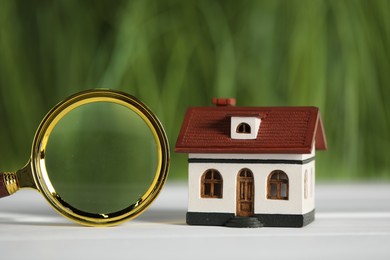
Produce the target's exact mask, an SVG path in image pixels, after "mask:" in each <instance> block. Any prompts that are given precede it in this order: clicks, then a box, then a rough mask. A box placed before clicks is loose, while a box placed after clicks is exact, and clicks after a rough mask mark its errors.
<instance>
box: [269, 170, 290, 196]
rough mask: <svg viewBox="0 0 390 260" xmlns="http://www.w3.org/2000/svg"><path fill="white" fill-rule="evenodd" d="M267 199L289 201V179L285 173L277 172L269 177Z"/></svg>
mask: <svg viewBox="0 0 390 260" xmlns="http://www.w3.org/2000/svg"><path fill="white" fill-rule="evenodd" d="M267 198H268V199H273V200H288V177H287V174H286V173H285V172H284V171H281V170H275V171H273V172H271V173H270V175H269V176H268V192H267Z"/></svg>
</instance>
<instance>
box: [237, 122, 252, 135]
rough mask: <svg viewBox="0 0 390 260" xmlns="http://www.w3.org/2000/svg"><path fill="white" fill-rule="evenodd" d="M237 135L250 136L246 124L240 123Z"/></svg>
mask: <svg viewBox="0 0 390 260" xmlns="http://www.w3.org/2000/svg"><path fill="white" fill-rule="evenodd" d="M236 133H237V134H250V133H251V126H250V125H248V124H247V123H241V124H239V125H238V126H237V129H236Z"/></svg>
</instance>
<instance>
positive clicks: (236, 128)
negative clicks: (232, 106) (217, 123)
mask: <svg viewBox="0 0 390 260" xmlns="http://www.w3.org/2000/svg"><path fill="white" fill-rule="evenodd" d="M260 123H261V118H260V117H259V115H256V114H254V115H252V114H244V115H232V116H231V118H230V138H232V139H238V140H255V139H256V138H257V136H258V133H259V130H260Z"/></svg>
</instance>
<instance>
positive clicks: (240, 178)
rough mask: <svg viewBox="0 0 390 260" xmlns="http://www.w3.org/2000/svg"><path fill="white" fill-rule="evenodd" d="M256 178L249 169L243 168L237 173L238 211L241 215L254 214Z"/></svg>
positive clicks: (237, 213) (238, 214)
mask: <svg viewBox="0 0 390 260" xmlns="http://www.w3.org/2000/svg"><path fill="white" fill-rule="evenodd" d="M254 192H255V189H254V179H253V173H252V171H251V170H249V169H242V170H241V171H240V172H239V173H238V175H237V203H236V207H237V210H236V211H237V212H236V215H237V216H239V217H250V216H253V215H254Z"/></svg>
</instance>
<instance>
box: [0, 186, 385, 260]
mask: <svg viewBox="0 0 390 260" xmlns="http://www.w3.org/2000/svg"><path fill="white" fill-rule="evenodd" d="M186 200H187V188H186V184H184V183H169V182H168V184H167V185H166V186H165V187H164V189H163V192H162V193H161V195H160V196H159V198H158V199H157V200H156V201H155V202H154V203H153V205H152V207H151V208H150V209H149V210H148V211H146V212H145V213H143V214H142V215H141V216H140V217H138V218H137V219H135V220H132V221H130V222H127V223H125V224H122V225H120V226H117V227H110V228H90V227H82V226H78V225H76V224H73V223H72V222H70V221H68V220H67V219H65V218H63V217H61V216H60V215H58V214H57V213H56V212H54V210H52V209H51V207H50V206H49V205H48V204H47V203H46V201H45V200H44V198H43V196H41V195H40V194H39V193H38V192H36V191H33V190H22V191H19V192H18V193H16V194H14V195H12V196H11V197H8V198H4V199H2V200H0V259H1V260H3V259H4V260H5V259H58V260H61V259H94V260H95V259H286V258H288V259H354V260H356V259H390V183H387V184H386V183H385V184H378V183H376V184H324V183H322V184H321V183H320V184H318V185H317V187H316V220H315V221H314V222H313V223H312V224H310V225H308V226H306V227H304V228H258V229H237V228H226V227H204V226H188V225H186V224H185V214H186V207H187V201H186Z"/></svg>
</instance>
